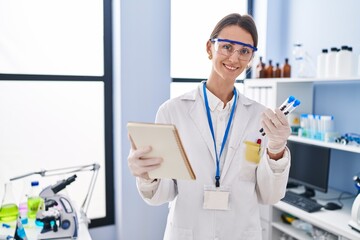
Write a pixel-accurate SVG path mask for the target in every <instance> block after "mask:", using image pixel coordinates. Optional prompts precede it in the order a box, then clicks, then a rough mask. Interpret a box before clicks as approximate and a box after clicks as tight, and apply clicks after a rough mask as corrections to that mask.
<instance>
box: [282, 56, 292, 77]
mask: <svg viewBox="0 0 360 240" xmlns="http://www.w3.org/2000/svg"><path fill="white" fill-rule="evenodd" d="M282 77H284V78H289V77H291V66H290V64H289V59H288V58H285V64H284V66H283V67H282Z"/></svg>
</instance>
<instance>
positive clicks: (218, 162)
mask: <svg viewBox="0 0 360 240" xmlns="http://www.w3.org/2000/svg"><path fill="white" fill-rule="evenodd" d="M203 91H204V100H205V107H206V113H207V118H208V122H209V127H210V131H211V136H212V138H213V142H214V149H215V156H216V175H215V180H216V181H215V186H216V187H220V158H221V154H222V152H223V150H224V147H225V143H226V140H227V138H228V135H229V130H230V126H231V122H232V119H233V116H234V111H235V108H236V99H237V92H236V89H235V88H234V103H233V105H232V108H231V113H230V117H229V121H228V123H227V126H226V130H225V133H224V138H223V141H222V143H221V149H220V155H218V154H217V150H216V140H215V133H214V127H213V124H212V120H211V115H210V107H209V101H208V98H207V95H206V82H204V85H203Z"/></svg>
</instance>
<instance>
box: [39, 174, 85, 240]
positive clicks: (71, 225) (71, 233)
mask: <svg viewBox="0 0 360 240" xmlns="http://www.w3.org/2000/svg"><path fill="white" fill-rule="evenodd" d="M76 177H77V176H76V175H73V176H71V177H69V178H67V179H64V180H62V181H58V182H57V183H56V184H54V185H51V186H48V187H46V188H45V189H44V190H42V191H41V193H40V197H41V198H42V199H44V204H45V209H44V210H40V211H38V212H37V214H36V220H38V221H41V222H43V223H44V225H43V228H42V230H41V233H40V234H39V235H38V239H40V240H42V239H44V240H45V239H59V238H60V239H62V238H76V237H77V236H78V228H79V224H78V217H77V214H76V211H75V209H74V207H73V204H72V202H71V201H70V199H69V198H68V197H67V196H65V195H62V194H58V192H60V191H61V190H63V189H64V188H66V186H67V185H69V184H71V183H72V182H74V181H75V179H76Z"/></svg>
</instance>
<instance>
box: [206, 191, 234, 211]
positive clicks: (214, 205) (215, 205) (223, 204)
mask: <svg viewBox="0 0 360 240" xmlns="http://www.w3.org/2000/svg"><path fill="white" fill-rule="evenodd" d="M229 200H230V191H229V188H226V187H218V188H216V187H215V186H205V187H204V203H203V208H204V209H208V210H229Z"/></svg>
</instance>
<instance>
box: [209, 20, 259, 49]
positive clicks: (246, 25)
mask: <svg viewBox="0 0 360 240" xmlns="http://www.w3.org/2000/svg"><path fill="white" fill-rule="evenodd" d="M232 25H237V26H239V27H241V28H242V29H244V30H245V31H247V32H249V33H250V35H251V37H252V39H253V41H254V47H257V44H258V33H257V29H256V25H255V22H254V20H253V18H252V17H251V16H250V15H243V16H241V15H240V14H238V13H232V14H229V15H227V16H225V17H224V18H223V19H221V20H220V21H219V22H218V23H217V24H216V26H215V28H214V30H213V31H212V33H211V35H210V39H212V38H217V37H218V35H219V33H220V32H221V30H223V29H224V28H225V27H228V26H232Z"/></svg>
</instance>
